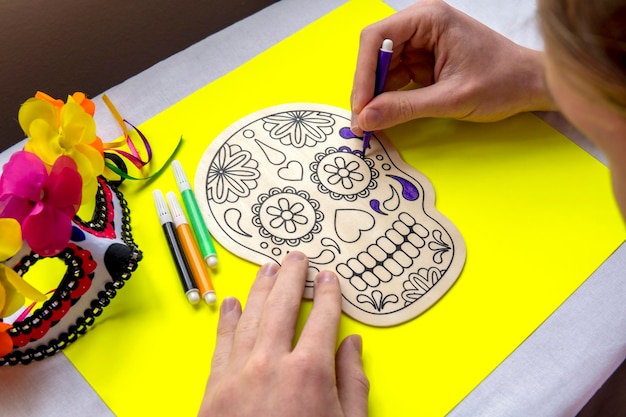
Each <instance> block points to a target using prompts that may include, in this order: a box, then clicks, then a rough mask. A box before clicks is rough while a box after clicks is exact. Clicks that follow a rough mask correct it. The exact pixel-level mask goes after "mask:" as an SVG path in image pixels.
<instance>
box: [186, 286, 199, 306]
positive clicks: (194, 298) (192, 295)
mask: <svg viewBox="0 0 626 417" xmlns="http://www.w3.org/2000/svg"><path fill="white" fill-rule="evenodd" d="M187 299H188V300H189V302H190V303H191V304H198V302H199V301H200V292H199V291H198V290H196V289H193V290H189V291H187Z"/></svg>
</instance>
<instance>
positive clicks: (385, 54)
mask: <svg viewBox="0 0 626 417" xmlns="http://www.w3.org/2000/svg"><path fill="white" fill-rule="evenodd" d="M392 55H393V41H392V40H391V39H385V40H384V41H383V44H382V46H381V47H380V50H379V51H378V64H377V65H376V84H375V86H374V97H376V96H377V95H379V94H381V93H382V92H383V91H384V90H385V81H387V73H388V72H389V65H390V64H391V56H392ZM371 137H372V132H369V131H368V132H365V133H364V134H363V155H365V150H366V149H367V147H368V146H369V144H370V138H371Z"/></svg>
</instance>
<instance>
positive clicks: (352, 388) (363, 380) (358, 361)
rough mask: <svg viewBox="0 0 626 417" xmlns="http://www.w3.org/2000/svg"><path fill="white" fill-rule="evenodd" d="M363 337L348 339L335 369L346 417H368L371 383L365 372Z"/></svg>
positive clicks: (339, 354)
mask: <svg viewBox="0 0 626 417" xmlns="http://www.w3.org/2000/svg"><path fill="white" fill-rule="evenodd" d="M362 343H363V341H362V340H361V336H359V335H352V336H348V337H346V338H345V339H344V340H343V342H341V345H339V349H338V350H337V355H336V363H335V369H336V371H335V372H336V374H337V391H338V393H339V402H340V403H341V408H342V409H343V413H344V415H345V416H346V417H366V416H367V397H368V395H369V388H370V385H369V381H368V379H367V376H366V375H365V372H364V371H363V359H362V350H363V348H362Z"/></svg>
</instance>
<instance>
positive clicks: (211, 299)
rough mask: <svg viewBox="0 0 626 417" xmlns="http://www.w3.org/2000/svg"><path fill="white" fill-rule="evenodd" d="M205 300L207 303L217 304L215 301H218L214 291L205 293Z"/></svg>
mask: <svg viewBox="0 0 626 417" xmlns="http://www.w3.org/2000/svg"><path fill="white" fill-rule="evenodd" d="M204 301H205V302H206V303H207V304H215V302H216V301H217V297H216V296H215V293H214V292H208V293H206V294H204Z"/></svg>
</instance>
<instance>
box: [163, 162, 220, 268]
mask: <svg viewBox="0 0 626 417" xmlns="http://www.w3.org/2000/svg"><path fill="white" fill-rule="evenodd" d="M172 169H173V170H174V177H175V178H176V184H177V185H178V190H179V191H180V195H181V197H182V198H183V204H184V205H185V209H187V215H188V216H189V221H190V222H191V227H192V228H193V232H194V234H195V236H196V239H197V241H198V245H199V246H200V251H201V252H202V256H204V260H205V261H206V263H207V265H209V266H210V267H214V266H215V265H217V253H216V252H215V246H214V245H213V241H212V239H211V235H210V234H209V229H208V228H207V227H206V223H204V220H203V219H202V213H200V208H199V207H198V202H197V201H196V198H195V197H194V195H193V191H192V190H191V185H190V184H189V180H187V176H186V175H185V171H184V170H183V167H182V165H181V164H180V162H179V161H177V160H174V161H172Z"/></svg>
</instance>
